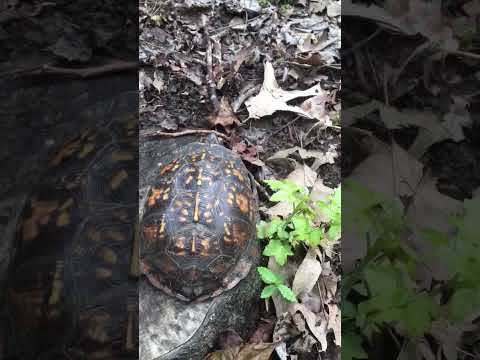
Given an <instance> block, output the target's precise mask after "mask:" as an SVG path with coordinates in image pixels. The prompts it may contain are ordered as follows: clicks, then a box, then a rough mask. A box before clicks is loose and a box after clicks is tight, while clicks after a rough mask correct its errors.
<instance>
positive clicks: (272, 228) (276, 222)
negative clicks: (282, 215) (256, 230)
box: [267, 218, 285, 238]
mask: <svg viewBox="0 0 480 360" xmlns="http://www.w3.org/2000/svg"><path fill="white" fill-rule="evenodd" d="M284 226H285V221H284V220H282V219H279V218H275V219H272V221H271V222H270V223H269V225H268V228H267V237H269V238H271V237H273V235H275V233H277V232H278V230H279V229H281V228H283V227H284Z"/></svg>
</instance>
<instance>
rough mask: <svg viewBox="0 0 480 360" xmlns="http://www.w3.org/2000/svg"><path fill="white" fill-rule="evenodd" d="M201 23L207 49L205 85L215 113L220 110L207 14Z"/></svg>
mask: <svg viewBox="0 0 480 360" xmlns="http://www.w3.org/2000/svg"><path fill="white" fill-rule="evenodd" d="M202 25H203V31H204V34H205V41H206V42H207V51H206V53H205V58H206V63H207V86H208V92H209V95H210V102H211V103H212V106H213V113H214V114H217V113H218V112H219V110H220V102H219V101H218V97H217V84H216V83H215V78H214V75H213V60H212V58H213V55H212V42H211V41H210V35H209V32H208V21H207V16H206V15H203V16H202Z"/></svg>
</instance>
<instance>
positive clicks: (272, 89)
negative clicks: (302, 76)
mask: <svg viewBox="0 0 480 360" xmlns="http://www.w3.org/2000/svg"><path fill="white" fill-rule="evenodd" d="M321 91H322V89H321V87H320V84H317V85H314V86H312V87H311V88H309V89H307V90H291V91H286V90H283V89H281V88H280V86H279V85H278V83H277V80H276V79H275V72H274V69H273V66H272V63H270V62H268V61H267V62H266V63H265V70H264V81H263V85H262V87H261V89H260V92H259V93H258V94H257V95H256V96H252V97H250V98H249V99H247V100H246V101H245V105H246V107H247V110H248V114H249V118H253V119H259V118H262V117H264V116H268V115H272V114H273V113H275V112H276V111H289V112H294V113H297V114H299V115H302V116H304V117H306V118H309V119H311V118H312V117H311V115H310V114H308V113H306V112H305V111H303V110H302V109H301V108H300V107H298V106H292V105H288V104H287V103H288V102H289V101H291V100H294V99H297V98H299V97H311V96H315V95H317V94H320V92H321Z"/></svg>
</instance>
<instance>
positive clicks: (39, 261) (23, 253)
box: [6, 114, 138, 359]
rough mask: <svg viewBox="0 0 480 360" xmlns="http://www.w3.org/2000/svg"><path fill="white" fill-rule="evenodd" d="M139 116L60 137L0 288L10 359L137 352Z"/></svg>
mask: <svg viewBox="0 0 480 360" xmlns="http://www.w3.org/2000/svg"><path fill="white" fill-rule="evenodd" d="M136 116H137V115H136V114H134V115H132V116H118V118H115V119H114V120H112V121H109V122H108V123H106V124H104V125H103V126H100V125H99V126H98V127H96V128H95V129H87V130H85V131H83V132H82V133H81V134H79V135H77V136H74V137H72V138H71V139H70V140H69V141H67V142H66V143H64V144H63V145H62V146H61V147H60V149H58V150H57V151H54V152H53V153H52V156H51V157H50V161H49V163H48V169H47V171H46V173H45V176H44V177H43V181H42V182H41V183H40V184H39V185H38V186H36V187H35V189H34V190H33V191H32V194H31V196H30V197H29V199H28V200H27V201H26V205H25V208H24V210H23V211H22V213H21V216H20V220H19V224H18V227H17V231H16V235H15V239H14V247H15V251H14V256H13V260H12V263H11V266H10V270H11V275H10V276H9V280H8V283H7V291H6V304H7V311H6V312H7V313H8V315H9V326H8V328H9V329H10V330H9V334H8V350H7V353H9V355H11V356H12V357H14V358H19V359H54V358H55V359H57V358H58V359H64V358H65V359H66V358H68V359H121V358H137V356H136V355H135V354H137V351H138V350H137V346H138V336H137V333H138V329H137V326H138V325H137V324H138V305H137V304H138V298H137V280H136V279H135V278H133V277H132V276H131V275H132V274H133V273H135V269H136V268H137V271H138V262H136V263H135V257H133V258H132V256H133V255H135V254H134V253H133V249H134V247H133V239H134V229H135V219H136V216H137V207H138V198H137V192H136V191H132V188H133V189H137V188H138V175H137V174H138V131H137V119H136ZM137 256H138V254H137ZM136 259H137V261H138V257H137V258H136ZM132 261H133V262H132ZM135 264H136V265H137V266H135Z"/></svg>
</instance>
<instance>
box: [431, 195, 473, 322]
mask: <svg viewBox="0 0 480 360" xmlns="http://www.w3.org/2000/svg"><path fill="white" fill-rule="evenodd" d="M479 211H480V201H478V200H477V201H475V200H466V201H465V202H464V213H463V214H462V215H461V216H457V217H454V218H452V224H453V225H454V226H455V233H454V234H453V236H452V235H451V236H449V235H448V234H444V233H441V232H439V231H434V230H429V229H427V230H425V231H423V238H424V239H425V240H426V241H428V242H429V243H430V244H433V245H434V256H436V258H438V259H439V260H440V261H441V262H442V263H443V264H445V265H446V267H447V268H448V269H449V270H450V272H451V273H453V274H454V276H453V278H452V280H451V281H450V282H449V284H448V286H449V287H450V288H452V289H455V292H454V293H453V295H452V296H451V298H450V300H449V303H448V310H449V319H450V320H451V321H452V322H453V323H458V322H461V321H463V319H465V317H467V316H468V315H470V314H471V313H473V311H474V310H475V309H477V308H478V306H480V283H479V282H478V275H477V274H479V273H480V236H479V232H480V226H479V224H478V214H479Z"/></svg>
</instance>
